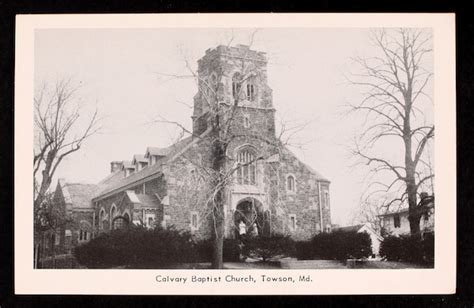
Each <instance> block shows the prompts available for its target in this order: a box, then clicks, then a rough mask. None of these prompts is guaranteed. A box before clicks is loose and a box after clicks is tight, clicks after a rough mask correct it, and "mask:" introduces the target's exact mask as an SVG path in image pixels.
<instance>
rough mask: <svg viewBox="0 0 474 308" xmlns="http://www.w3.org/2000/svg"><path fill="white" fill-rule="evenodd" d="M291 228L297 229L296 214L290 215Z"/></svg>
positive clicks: (292, 229)
mask: <svg viewBox="0 0 474 308" xmlns="http://www.w3.org/2000/svg"><path fill="white" fill-rule="evenodd" d="M290 230H291V231H295V230H296V215H295V214H291V215H290Z"/></svg>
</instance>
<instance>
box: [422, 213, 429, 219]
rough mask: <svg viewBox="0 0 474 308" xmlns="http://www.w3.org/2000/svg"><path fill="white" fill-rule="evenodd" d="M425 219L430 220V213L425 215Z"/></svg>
mask: <svg viewBox="0 0 474 308" xmlns="http://www.w3.org/2000/svg"><path fill="white" fill-rule="evenodd" d="M423 219H424V220H425V221H428V220H430V213H428V212H426V213H425V214H423Z"/></svg>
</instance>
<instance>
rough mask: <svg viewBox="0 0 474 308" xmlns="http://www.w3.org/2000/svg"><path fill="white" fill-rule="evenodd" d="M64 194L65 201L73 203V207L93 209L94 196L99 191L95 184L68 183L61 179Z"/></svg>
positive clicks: (60, 183)
mask: <svg viewBox="0 0 474 308" xmlns="http://www.w3.org/2000/svg"><path fill="white" fill-rule="evenodd" d="M59 185H60V187H61V189H62V194H63V196H64V202H66V204H71V206H72V208H80V209H92V208H93V207H92V203H91V200H92V197H93V196H94V194H95V192H96V191H97V188H98V186H97V185H95V184H82V183H66V182H65V181H64V180H61V181H59Z"/></svg>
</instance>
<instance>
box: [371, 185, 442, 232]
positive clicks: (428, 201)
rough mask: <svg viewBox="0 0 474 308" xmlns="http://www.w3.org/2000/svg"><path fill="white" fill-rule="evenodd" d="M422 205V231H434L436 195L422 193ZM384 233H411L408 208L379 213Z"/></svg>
mask: <svg viewBox="0 0 474 308" xmlns="http://www.w3.org/2000/svg"><path fill="white" fill-rule="evenodd" d="M420 206H421V207H422V211H423V214H422V217H421V219H420V230H421V232H422V233H428V232H434V196H428V194H426V193H422V194H421V201H420ZM379 218H380V221H381V225H382V234H383V235H385V234H387V235H395V236H399V235H402V234H409V233H410V221H409V220H408V208H402V209H399V210H397V211H392V212H387V213H385V214H382V215H379Z"/></svg>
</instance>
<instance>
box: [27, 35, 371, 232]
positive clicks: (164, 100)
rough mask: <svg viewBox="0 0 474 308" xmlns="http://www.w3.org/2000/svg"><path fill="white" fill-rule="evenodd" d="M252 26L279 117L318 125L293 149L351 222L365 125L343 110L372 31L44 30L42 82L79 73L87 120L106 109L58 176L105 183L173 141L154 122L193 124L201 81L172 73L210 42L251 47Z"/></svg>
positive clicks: (38, 80)
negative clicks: (120, 163) (354, 147)
mask: <svg viewBox="0 0 474 308" xmlns="http://www.w3.org/2000/svg"><path fill="white" fill-rule="evenodd" d="M252 34H254V36H253V37H254V39H253V42H252V49H254V50H258V51H263V52H266V53H267V57H268V68H267V73H268V83H269V86H270V87H271V88H272V89H273V104H274V107H275V108H276V110H277V117H278V118H280V119H283V120H284V121H294V122H295V123H310V124H309V125H308V126H306V128H305V130H303V131H302V132H300V133H299V134H298V136H297V137H296V139H295V142H296V143H303V144H304V146H303V149H298V148H293V149H292V150H293V151H294V152H295V153H296V155H297V156H298V157H299V158H300V159H302V160H303V161H304V162H305V163H307V164H309V165H310V166H311V167H313V168H314V169H315V170H317V171H318V172H320V173H321V174H323V175H324V176H325V177H326V178H328V179H329V180H330V181H331V188H330V191H331V216H332V221H333V223H336V224H341V225H345V224H349V223H350V222H351V219H352V216H353V214H354V211H356V209H357V207H358V205H359V203H360V201H359V200H360V197H361V194H362V192H363V189H364V184H363V181H362V179H363V177H364V175H365V172H366V171H365V170H363V169H361V168H354V167H353V160H352V156H351V155H350V153H349V151H348V149H349V145H350V142H351V140H353V137H354V134H356V133H357V132H358V131H360V124H361V123H360V118H352V117H350V116H347V115H346V114H345V113H344V111H345V110H346V109H345V108H346V107H345V105H346V104H347V103H350V102H354V101H356V100H358V99H360V89H357V88H355V87H354V86H350V85H348V84H347V82H346V81H345V79H344V78H343V73H344V72H347V71H348V70H349V69H350V68H351V63H352V62H351V57H354V56H358V55H359V56H368V55H370V54H371V52H372V50H373V48H372V46H371V43H370V41H369V30H368V29H356V28H351V29H342V28H306V29H298V28H272V29H258V30H257V31H256V32H255V29H215V28H214V29H206V28H202V29H129V30H127V29H65V30H61V29H54V30H36V32H35V87H36V88H37V89H38V88H39V86H40V85H41V84H43V83H54V82H55V81H56V80H58V79H61V78H65V77H66V78H72V79H73V80H75V81H77V82H79V83H80V84H81V88H80V90H79V92H78V96H80V97H81V104H82V105H83V106H81V108H82V110H83V115H82V116H81V119H80V121H79V124H81V123H83V122H86V121H87V116H88V115H90V112H91V111H92V110H93V109H94V108H97V109H98V111H99V114H100V116H101V126H102V129H101V131H100V133H99V134H96V135H94V136H92V137H91V138H90V139H88V140H87V141H86V143H84V145H83V146H82V148H81V150H80V151H78V152H76V153H74V154H72V155H70V156H68V157H67V158H66V159H65V160H64V161H63V163H62V164H61V165H60V167H59V168H58V170H57V173H56V176H55V181H56V180H57V179H58V178H65V179H67V180H68V181H71V182H84V183H97V182H99V181H100V180H101V179H103V178H104V177H106V176H107V175H108V174H109V173H110V162H111V161H114V160H131V159H132V156H133V155H134V154H139V153H141V154H144V152H145V149H146V147H148V146H158V147H166V146H168V145H170V144H172V143H173V141H174V140H176V137H177V135H178V132H177V130H176V127H174V126H172V125H169V124H163V123H157V122H156V121H155V120H156V119H158V118H160V117H163V118H166V119H169V120H173V121H177V122H179V123H182V124H183V125H185V126H186V127H188V128H190V127H191V114H192V109H190V108H189V107H188V106H187V105H192V101H193V96H194V95H195V94H196V91H197V87H196V84H195V82H194V81H193V80H190V79H174V78H168V77H163V74H172V75H180V74H187V71H186V65H185V63H186V61H188V63H189V64H190V65H191V66H192V68H193V69H195V68H196V67H197V60H198V59H199V58H201V57H202V56H203V55H204V53H205V51H206V49H208V48H214V47H216V46H218V45H220V44H225V45H227V44H229V43H230V44H231V45H236V44H246V45H248V44H249V43H250V42H251V37H252ZM81 121H82V122H81ZM53 183H55V182H53ZM53 185H54V184H53Z"/></svg>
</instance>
